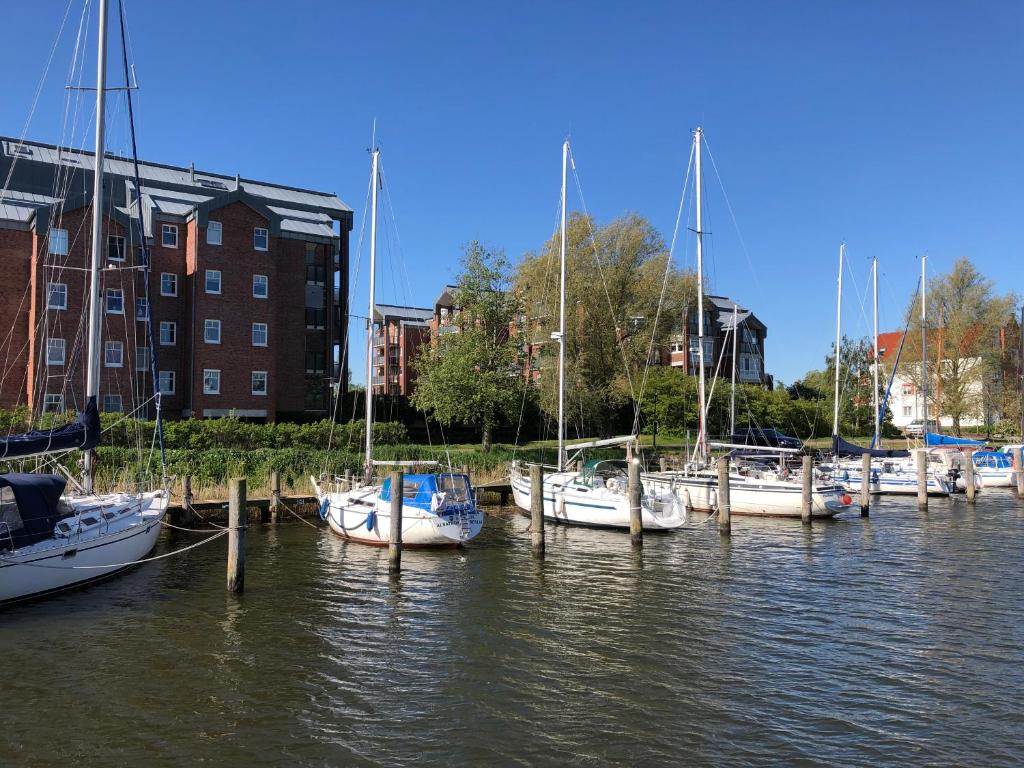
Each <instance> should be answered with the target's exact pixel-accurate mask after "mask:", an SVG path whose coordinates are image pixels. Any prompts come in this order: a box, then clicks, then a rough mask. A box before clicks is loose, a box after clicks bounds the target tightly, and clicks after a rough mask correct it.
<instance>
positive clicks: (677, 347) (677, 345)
mask: <svg viewBox="0 0 1024 768" xmlns="http://www.w3.org/2000/svg"><path fill="white" fill-rule="evenodd" d="M672 351H673V352H685V351H686V350H685V349H684V348H683V342H681V341H675V342H673V343H672Z"/></svg>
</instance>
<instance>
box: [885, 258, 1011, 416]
mask: <svg viewBox="0 0 1024 768" xmlns="http://www.w3.org/2000/svg"><path fill="white" fill-rule="evenodd" d="M1015 306H1016V298H1015V297H1014V296H1013V295H1012V294H1006V295H1003V296H998V295H995V293H994V286H993V283H992V281H990V280H988V279H987V278H986V277H984V276H983V275H982V274H981V273H980V272H978V270H977V269H976V268H975V267H974V265H973V264H972V263H971V261H970V260H969V259H967V258H966V257H961V258H960V259H957V261H956V263H955V264H954V265H953V269H952V271H950V272H949V274H946V275H941V276H939V277H938V278H935V279H933V280H931V281H930V282H929V285H928V302H927V307H926V309H927V319H928V325H927V326H926V334H927V343H928V350H927V351H928V360H927V361H926V362H925V372H926V375H927V377H928V390H929V392H928V411H929V418H935V419H936V420H938V418H939V417H941V416H949V417H951V418H952V420H953V431H954V433H956V434H957V435H959V434H960V430H961V422H962V421H964V420H965V419H968V418H974V419H981V418H983V417H986V418H985V420H986V422H988V421H989V420H990V419H989V418H988V417H989V416H990V415H991V414H990V413H989V409H988V404H990V403H994V402H999V401H1000V400H1001V399H1002V392H1001V391H1000V392H996V391H995V390H996V389H1000V388H1001V376H1000V372H1001V363H1002V359H1001V349H1000V343H999V330H1000V328H1002V327H1003V326H1004V325H1005V324H1006V323H1008V322H1009V321H1010V319H1011V318H1012V315H1013V312H1014V308H1015ZM907 313H908V318H909V319H910V321H911V326H910V327H911V331H910V332H909V333H908V336H907V340H906V345H905V346H904V349H903V359H902V361H901V363H900V373H901V374H903V375H904V376H906V377H907V378H909V379H910V380H911V381H912V382H913V383H914V385H915V386H916V387H917V388H918V389H921V385H922V378H921V334H920V332H919V331H918V332H915V330H914V329H915V328H918V325H917V323H918V322H919V321H918V318H919V317H920V314H921V299H920V293H918V294H917V296H915V297H914V299H913V301H912V302H911V304H910V306H909V307H908V308H907ZM940 358H941V361H942V362H941V364H937V363H936V362H935V361H938V360H939V359H940Z"/></svg>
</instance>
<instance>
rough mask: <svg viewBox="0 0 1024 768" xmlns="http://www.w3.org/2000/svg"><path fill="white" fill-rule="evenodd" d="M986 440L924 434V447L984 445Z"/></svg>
mask: <svg viewBox="0 0 1024 768" xmlns="http://www.w3.org/2000/svg"><path fill="white" fill-rule="evenodd" d="M987 442H988V441H987V440H970V439H969V438H966V437H950V436H949V435H940V434H938V433H937V432H925V435H924V444H925V445H985V443H987Z"/></svg>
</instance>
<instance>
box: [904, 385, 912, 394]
mask: <svg viewBox="0 0 1024 768" xmlns="http://www.w3.org/2000/svg"><path fill="white" fill-rule="evenodd" d="M903 394H904V395H912V394H914V385H913V384H904V385H903Z"/></svg>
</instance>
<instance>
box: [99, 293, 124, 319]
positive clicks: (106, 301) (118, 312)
mask: <svg viewBox="0 0 1024 768" xmlns="http://www.w3.org/2000/svg"><path fill="white" fill-rule="evenodd" d="M114 294H116V295H117V297H118V299H120V301H121V308H120V309H111V308H110V299H111V298H112V297H113V296H114ZM103 308H104V309H105V310H106V313H107V314H108V315H123V314H124V290H122V289H121V288H107V292H106V294H105V298H104V300H103Z"/></svg>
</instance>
